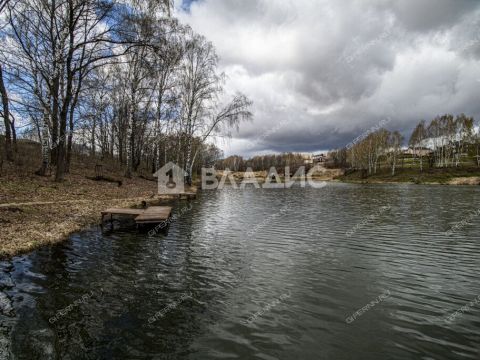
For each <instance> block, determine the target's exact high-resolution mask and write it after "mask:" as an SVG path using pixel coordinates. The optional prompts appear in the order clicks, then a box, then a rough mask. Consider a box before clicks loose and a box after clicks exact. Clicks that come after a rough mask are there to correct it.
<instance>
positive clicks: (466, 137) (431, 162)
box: [328, 114, 480, 175]
mask: <svg viewBox="0 0 480 360" xmlns="http://www.w3.org/2000/svg"><path fill="white" fill-rule="evenodd" d="M403 143H404V138H403V136H402V135H401V134H400V133H399V132H398V131H393V132H391V131H389V130H387V129H385V128H380V129H378V130H376V131H374V132H371V133H369V134H367V135H366V136H365V137H363V138H362V139H361V140H360V141H358V142H354V143H352V144H349V145H348V146H346V147H344V148H341V149H337V150H333V151H331V152H329V155H328V156H329V159H330V163H329V166H331V167H339V168H352V169H356V170H363V171H365V172H366V173H368V174H369V175H371V174H376V173H377V171H378V169H380V168H381V167H382V166H383V167H389V168H390V169H391V173H392V175H395V170H396V168H398V165H399V159H402V160H404V159H405V157H409V158H411V159H412V162H413V164H415V165H417V166H418V167H419V170H420V171H423V169H424V166H425V164H426V165H428V166H429V167H441V168H445V167H453V166H454V167H458V166H460V165H461V161H462V156H463V157H464V158H467V159H469V158H475V159H476V160H475V161H476V165H477V166H479V167H480V156H479V155H480V134H479V133H478V132H475V128H474V119H473V118H472V117H468V116H466V115H465V114H460V115H458V116H456V117H454V116H453V115H449V114H446V115H442V116H437V117H435V118H434V119H432V120H431V121H430V123H429V124H427V123H426V122H425V121H424V120H422V121H420V122H419V124H418V125H417V126H416V127H415V128H414V130H413V132H412V134H411V136H410V139H409V141H408V146H409V148H408V150H407V151H404V150H402V146H403Z"/></svg>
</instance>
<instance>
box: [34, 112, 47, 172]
mask: <svg viewBox="0 0 480 360" xmlns="http://www.w3.org/2000/svg"><path fill="white" fill-rule="evenodd" d="M43 111H44V114H43V121H42V138H41V141H42V166H41V167H40V169H39V170H38V171H37V172H36V174H37V175H40V176H46V175H47V169H48V163H49V162H50V148H49V146H48V140H49V135H48V123H47V119H48V111H47V110H46V109H44V110H43Z"/></svg>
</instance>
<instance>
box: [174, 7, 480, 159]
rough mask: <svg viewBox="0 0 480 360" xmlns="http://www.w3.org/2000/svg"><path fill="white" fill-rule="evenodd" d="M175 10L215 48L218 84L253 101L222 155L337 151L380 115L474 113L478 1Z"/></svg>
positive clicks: (407, 122)
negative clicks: (221, 78) (249, 116)
mask: <svg viewBox="0 0 480 360" xmlns="http://www.w3.org/2000/svg"><path fill="white" fill-rule="evenodd" d="M179 16H180V17H181V18H182V19H183V20H184V21H186V22H188V23H189V24H191V25H192V27H193V28H194V29H195V30H196V31H198V32H200V33H202V34H204V35H205V36H207V37H208V38H209V39H211V40H212V41H213V43H214V44H215V45H216V47H217V49H218V53H219V55H220V56H221V58H222V62H221V64H222V70H223V71H225V73H226V74H227V76H228V82H227V88H226V90H227V91H229V92H230V93H233V92H234V91H236V90H240V91H242V92H244V93H245V94H247V96H249V97H250V98H251V99H252V100H253V101H254V102H255V105H254V109H253V110H254V114H255V120H254V121H253V122H252V123H249V124H245V125H244V126H242V127H241V131H240V133H238V134H236V135H235V136H234V138H233V140H232V141H231V143H230V145H226V146H225V149H226V152H227V153H239V154H244V155H251V154H253V153H256V152H268V151H278V152H281V151H308V152H311V151H317V150H325V149H330V148H335V147H340V146H345V145H346V144H348V143H349V142H350V141H352V140H353V139H354V138H355V137H357V136H358V135H360V134H361V133H362V132H365V131H368V129H369V128H371V127H373V126H375V125H376V124H378V122H379V121H381V120H382V119H385V118H389V119H391V121H390V122H389V123H388V125H387V128H390V129H392V130H393V129H395V130H400V131H402V132H403V133H404V134H405V135H408V132H409V131H410V130H411V128H412V127H413V126H414V125H415V124H416V123H417V122H418V121H419V120H420V119H430V118H432V117H434V116H436V115H437V114H441V113H446V112H448V113H460V112H465V113H467V114H469V115H473V116H475V117H476V118H480V106H479V103H480V102H478V100H477V95H476V94H478V89H479V86H480V65H479V62H478V59H479V56H480V31H479V29H480V2H479V1H467V0H460V1H454V0H451V1H447V0H417V1H410V0H401V1H393V0H392V1H354V0H352V1H333V0H331V1H330V0H323V1H322V0H320V1H311V0H296V1H293V0H276V1H267V0H246V1H235V0H202V1H198V2H194V3H192V4H191V7H190V11H189V13H185V12H180V13H179ZM279 123H281V124H282V126H276V125H278V124H279ZM261 134H264V135H265V134H266V136H262V135H261Z"/></svg>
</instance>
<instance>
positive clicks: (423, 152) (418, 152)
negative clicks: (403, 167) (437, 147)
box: [403, 147, 433, 156]
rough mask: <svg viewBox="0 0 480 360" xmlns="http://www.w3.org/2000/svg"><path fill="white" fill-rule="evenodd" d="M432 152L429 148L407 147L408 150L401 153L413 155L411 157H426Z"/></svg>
mask: <svg viewBox="0 0 480 360" xmlns="http://www.w3.org/2000/svg"><path fill="white" fill-rule="evenodd" d="M432 152H433V151H432V150H431V149H429V148H425V147H422V148H415V149H414V148H412V147H409V148H408V149H406V150H404V151H403V154H404V155H413V156H428V155H430V154H431V153H432Z"/></svg>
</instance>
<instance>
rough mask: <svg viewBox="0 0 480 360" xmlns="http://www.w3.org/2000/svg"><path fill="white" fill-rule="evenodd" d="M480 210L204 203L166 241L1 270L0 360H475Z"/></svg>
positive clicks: (98, 248)
mask: <svg viewBox="0 0 480 360" xmlns="http://www.w3.org/2000/svg"><path fill="white" fill-rule="evenodd" d="M479 209H480V188H477V187H454V186H450V187H446V186H445V187H444V186H421V185H420V186H418V185H417V186H414V185H350V184H340V183H331V184H328V185H327V186H326V187H325V188H322V189H314V188H307V189H302V188H292V189H253V188H252V189H247V190H233V189H224V190H221V191H220V190H219V191H204V192H202V193H200V194H199V196H198V197H197V199H196V200H193V201H191V202H178V203H175V212H176V214H177V215H178V218H177V219H176V221H174V222H173V223H172V224H171V226H170V229H169V231H168V234H159V235H157V236H155V237H153V238H149V237H148V235H146V234H145V233H138V232H136V231H116V232H113V233H109V234H108V233H107V234H102V232H101V231H100V229H98V228H94V229H91V230H89V231H85V232H82V233H80V234H77V235H74V236H72V237H71V238H70V239H69V240H68V241H66V242H64V243H62V244H60V245H58V246H54V247H51V248H43V249H40V250H38V251H35V252H32V253H30V254H28V255H25V256H20V257H16V258H14V259H13V260H12V261H4V262H1V263H0V290H1V291H0V309H1V310H0V359H3V358H7V359H9V358H12V359H382V360H384V359H479V358H480V236H479V233H480V225H479V221H478V220H479V219H480V212H478V210H479ZM452 227H454V228H453V229H452ZM448 230H452V231H451V233H448Z"/></svg>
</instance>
